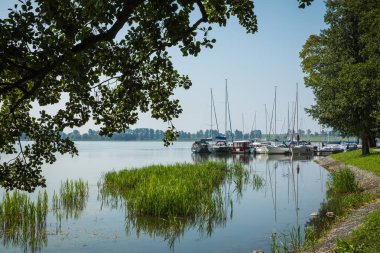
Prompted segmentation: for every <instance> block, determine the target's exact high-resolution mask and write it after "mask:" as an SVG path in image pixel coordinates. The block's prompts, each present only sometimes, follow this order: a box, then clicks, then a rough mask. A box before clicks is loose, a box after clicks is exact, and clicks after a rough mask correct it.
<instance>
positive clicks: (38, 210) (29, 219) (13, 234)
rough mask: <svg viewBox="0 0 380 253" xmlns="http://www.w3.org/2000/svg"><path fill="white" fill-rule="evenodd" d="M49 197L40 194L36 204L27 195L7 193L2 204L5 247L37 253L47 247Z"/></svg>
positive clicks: (0, 232) (0, 234) (0, 215)
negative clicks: (16, 246)
mask: <svg viewBox="0 0 380 253" xmlns="http://www.w3.org/2000/svg"><path fill="white" fill-rule="evenodd" d="M47 213H48V196H47V193H46V191H44V192H43V193H42V192H39V193H38V196H37V201H36V203H35V202H33V201H31V200H30V198H29V196H28V195H27V194H26V193H21V192H19V191H17V190H16V191H14V192H13V193H9V192H6V193H5V194H4V195H3V198H2V200H1V202H0V224H1V226H0V238H1V239H2V240H3V245H4V246H5V247H8V246H15V245H18V246H20V248H22V249H23V251H24V252H28V251H30V252H35V251H38V250H40V249H41V248H42V247H44V246H46V245H47V235H46V216H47Z"/></svg>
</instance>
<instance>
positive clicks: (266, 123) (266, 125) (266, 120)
mask: <svg viewBox="0 0 380 253" xmlns="http://www.w3.org/2000/svg"><path fill="white" fill-rule="evenodd" d="M264 106H265V134H266V136H265V137H266V138H265V139H266V140H268V118H267V104H264Z"/></svg>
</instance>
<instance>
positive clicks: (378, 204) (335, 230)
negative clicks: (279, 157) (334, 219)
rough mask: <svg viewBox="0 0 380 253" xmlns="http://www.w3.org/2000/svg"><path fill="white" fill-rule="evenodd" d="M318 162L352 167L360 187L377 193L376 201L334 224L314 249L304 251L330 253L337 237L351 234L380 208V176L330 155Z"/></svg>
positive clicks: (329, 165) (340, 166) (339, 166)
mask: <svg viewBox="0 0 380 253" xmlns="http://www.w3.org/2000/svg"><path fill="white" fill-rule="evenodd" d="M316 162H317V163H318V164H320V165H321V166H322V167H324V168H326V169H328V170H330V171H334V170H338V169H340V168H342V166H344V167H348V168H350V170H352V171H353V172H354V174H355V177H356V180H357V181H358V183H359V185H360V187H361V188H362V189H364V190H366V191H369V192H372V193H374V194H375V195H376V201H375V202H373V203H371V204H367V205H365V206H363V207H362V208H359V209H357V210H355V211H354V212H353V213H352V214H351V215H350V216H349V217H348V218H347V219H345V220H344V221H341V222H338V223H336V224H334V225H333V227H332V229H331V230H330V231H329V232H328V233H327V234H326V235H325V236H324V237H323V238H322V239H321V240H320V242H319V243H318V245H317V246H316V249H315V250H314V251H313V250H305V251H303V252H305V253H312V252H314V253H322V252H323V253H330V252H333V249H334V248H335V243H336V240H337V239H339V238H344V237H347V236H349V235H350V234H351V233H352V231H353V230H354V229H355V228H357V227H358V226H360V225H361V224H362V222H363V219H364V218H365V217H366V216H367V215H368V214H369V213H371V212H373V211H374V210H377V209H379V208H380V177H379V176H376V175H375V174H373V173H371V172H368V171H365V170H361V169H358V168H356V167H354V166H351V165H343V164H342V163H340V162H338V161H335V160H333V159H331V158H329V157H323V158H321V159H319V160H316Z"/></svg>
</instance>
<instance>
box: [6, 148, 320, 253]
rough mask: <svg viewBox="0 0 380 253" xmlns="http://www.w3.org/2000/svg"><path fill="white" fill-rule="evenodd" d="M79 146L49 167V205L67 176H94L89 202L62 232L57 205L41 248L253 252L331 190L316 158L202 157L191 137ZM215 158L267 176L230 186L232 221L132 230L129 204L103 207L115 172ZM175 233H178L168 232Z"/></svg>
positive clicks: (12, 246) (9, 248) (13, 245)
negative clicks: (103, 193)
mask: <svg viewBox="0 0 380 253" xmlns="http://www.w3.org/2000/svg"><path fill="white" fill-rule="evenodd" d="M76 145H77V147H78V150H79V156H77V157H74V158H71V157H70V156H60V157H59V158H58V160H57V162H56V163H54V164H53V165H46V166H45V167H44V169H43V174H44V176H45V177H46V180H47V192H48V194H49V201H50V203H51V197H52V195H53V192H54V191H55V192H58V191H59V188H60V184H61V182H62V181H65V180H66V179H83V180H85V181H88V183H89V188H90V192H89V199H88V201H87V204H86V208H85V209H84V210H83V211H82V212H81V213H80V214H79V217H78V218H77V219H76V218H70V217H69V218H68V219H65V218H63V219H62V221H61V226H60V229H59V231H58V229H57V228H58V226H59V225H58V222H57V219H56V217H55V216H54V214H53V212H52V211H51V210H50V211H49V213H48V218H47V225H46V238H45V240H44V243H42V244H41V245H42V246H41V249H40V252H78V253H79V252H95V253H96V252H99V253H100V252H109V253H111V252H156V253H157V252H249V253H250V252H252V251H253V250H254V249H261V250H264V251H265V252H270V247H271V234H272V233H273V232H277V233H278V234H281V233H287V232H289V231H290V230H291V229H292V228H293V227H297V226H298V225H299V226H300V227H301V230H302V231H303V226H304V224H305V223H306V222H307V221H308V220H309V219H310V214H311V213H312V212H314V211H317V210H318V209H319V205H320V203H321V202H322V201H323V200H324V198H325V195H326V188H325V186H326V180H327V177H328V172H327V171H326V170H324V169H323V168H321V167H320V166H319V165H317V164H316V163H315V162H314V161H313V159H315V158H308V159H307V158H299V159H293V160H292V159H291V157H288V156H269V157H268V156H264V155H257V156H253V155H229V156H213V155H206V156H204V155H203V156H200V155H195V154H192V153H191V151H190V147H191V143H190V142H177V143H175V144H174V145H172V146H170V147H169V148H166V147H164V146H163V144H162V143H161V142H77V143H76ZM2 158H4V157H2ZM208 159H211V160H225V161H227V162H233V161H239V162H242V163H244V165H245V166H246V168H247V170H250V171H251V173H254V174H256V175H258V176H260V177H261V178H262V179H263V181H264V185H263V186H262V187H261V188H259V189H257V188H255V187H253V186H252V185H249V184H247V185H245V186H244V187H243V191H242V192H241V194H239V193H238V192H234V190H233V189H229V192H230V194H231V196H232V197H231V198H232V201H233V203H232V206H233V208H231V210H230V211H232V212H231V213H230V215H229V216H228V219H227V220H226V221H225V222H223V223H221V224H215V226H213V227H212V229H208V230H207V231H208V232H207V233H204V231H202V230H201V229H200V227H201V225H199V224H191V225H189V226H188V227H186V226H185V227H184V229H183V231H181V232H180V233H179V234H176V233H175V231H174V232H171V231H170V228H167V229H169V231H168V230H167V229H166V230H165V231H166V232H167V234H165V233H163V232H162V228H161V227H159V226H160V225H157V226H156V227H154V226H151V225H149V226H148V225H145V226H140V225H138V224H137V225H136V224H135V226H134V227H132V228H131V227H128V226H127V224H129V223H128V219H127V218H126V211H125V209H124V208H123V207H122V208H113V207H111V206H108V205H104V203H103V204H102V202H101V201H100V200H99V198H98V182H99V180H100V179H101V177H102V175H103V174H104V173H106V172H108V171H112V170H116V171H117V170H121V169H124V168H140V167H143V166H145V165H151V164H173V163H178V162H188V163H194V162H201V161H205V160H208ZM49 206H50V204H49ZM126 228H128V229H126ZM57 231H58V232H57ZM168 234H169V235H170V234H171V235H173V236H172V237H170V238H168ZM0 236H1V239H2V240H3V245H2V246H0V252H24V248H23V246H21V245H19V243H18V242H17V241H6V240H5V239H4V236H3V235H0ZM4 245H6V246H4ZM28 252H31V250H30V249H28Z"/></svg>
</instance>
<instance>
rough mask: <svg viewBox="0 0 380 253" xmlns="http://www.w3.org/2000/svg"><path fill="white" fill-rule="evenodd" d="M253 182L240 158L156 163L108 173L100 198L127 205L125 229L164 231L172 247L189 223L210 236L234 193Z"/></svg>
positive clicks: (228, 210) (222, 222)
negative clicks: (234, 159)
mask: <svg viewBox="0 0 380 253" xmlns="http://www.w3.org/2000/svg"><path fill="white" fill-rule="evenodd" d="M256 180H258V181H259V179H256ZM261 182H263V180H262V181H261ZM250 183H253V180H252V177H251V174H250V171H249V170H247V169H246V168H245V167H244V166H243V164H241V163H234V164H226V163H222V162H206V163H197V164H188V163H182V164H175V165H152V166H148V167H144V168H141V169H131V170H122V171H119V172H109V173H106V174H105V175H104V176H103V178H102V180H101V182H100V183H99V184H98V187H99V197H98V198H99V199H101V200H102V204H104V205H107V206H110V207H111V208H120V207H125V208H126V231H127V233H130V232H131V231H132V230H134V231H136V233H137V235H139V234H140V233H141V232H143V233H147V234H149V235H150V236H153V237H156V236H159V237H162V238H163V239H164V240H166V241H167V242H168V244H169V246H170V249H172V250H173V249H174V244H175V241H176V240H177V239H179V238H180V237H181V236H182V235H183V234H184V232H185V231H186V229H189V228H196V229H197V231H198V232H199V234H200V235H201V236H210V235H211V234H212V233H213V231H214V229H215V227H216V226H218V227H219V226H224V225H225V224H226V220H227V218H228V216H229V217H232V215H233V201H232V198H233V197H234V196H235V197H236V198H239V197H241V196H242V194H243V191H244V187H245V186H246V185H248V184H250Z"/></svg>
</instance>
